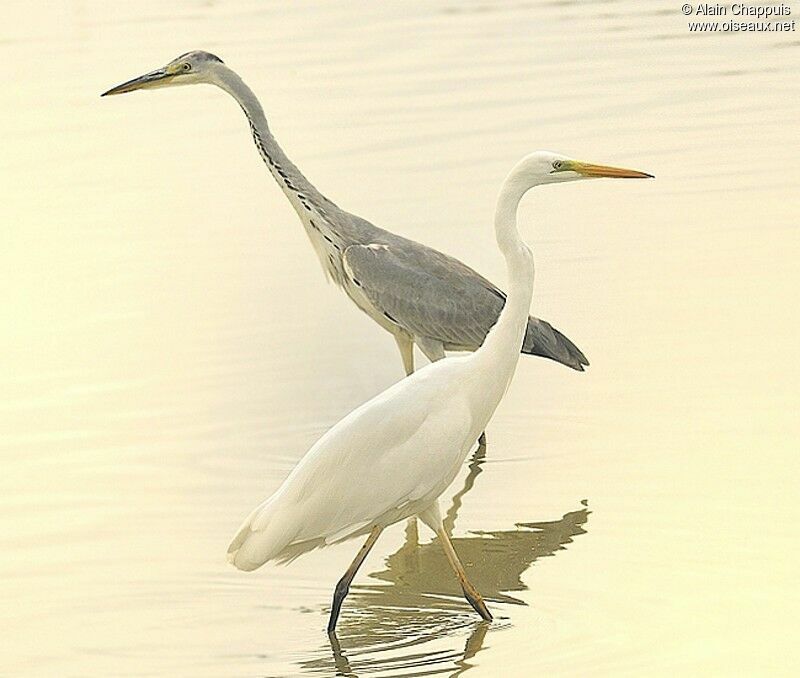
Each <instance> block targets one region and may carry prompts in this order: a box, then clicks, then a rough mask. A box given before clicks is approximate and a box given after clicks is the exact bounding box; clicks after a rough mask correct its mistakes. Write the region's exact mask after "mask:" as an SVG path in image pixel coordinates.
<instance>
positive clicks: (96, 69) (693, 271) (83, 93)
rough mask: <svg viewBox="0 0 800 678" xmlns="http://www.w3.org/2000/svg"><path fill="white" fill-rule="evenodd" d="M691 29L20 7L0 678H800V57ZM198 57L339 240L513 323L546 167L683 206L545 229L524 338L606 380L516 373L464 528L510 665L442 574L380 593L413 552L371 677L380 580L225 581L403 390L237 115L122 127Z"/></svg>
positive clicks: (378, 636) (432, 550)
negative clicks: (260, 523)
mask: <svg viewBox="0 0 800 678" xmlns="http://www.w3.org/2000/svg"><path fill="white" fill-rule="evenodd" d="M680 4H681V2H680V0H648V2H639V1H635V0H629V1H622V0H620V1H616V2H614V1H599V0H598V1H590V0H580V1H577V0H574V1H569V0H564V1H562V2H548V1H545V0H541V1H533V2H517V1H503V2H489V1H488V0H486V1H484V2H472V1H469V0H440V1H435V2H434V1H431V0H426V1H425V2H398V3H377V2H369V3H368V2H349V3H336V4H334V3H328V2H322V1H319V2H297V3H295V2H292V3H289V2H280V3H277V2H270V3H264V2H254V1H250V2H226V3H223V2H212V1H206V2H180V3H165V2H154V1H150V2H127V3H107V2H99V1H95V2H91V1H79V0H74V1H64V2H60V3H56V2H53V3H49V2H48V3H38V6H37V5H31V3H28V2H11V3H9V2H8V1H5V2H4V3H3V7H2V10H0V18H1V19H2V20H1V21H0V26H1V28H0V63H2V67H3V71H4V78H3V85H2V87H0V168H1V169H0V171H1V172H2V175H1V176H0V222H1V223H0V266H2V269H1V270H2V285H0V305H1V308H2V318H3V321H2V327H1V328H0V356H2V357H0V365H2V369H1V371H0V427H1V428H0V431H1V433H2V439H1V440H0V445H2V451H1V453H0V454H2V457H0V463H1V467H0V468H1V471H0V554H1V555H0V582H2V583H0V596H1V598H0V603H1V605H0V638H2V649H1V650H0V675H3V676H56V675H58V676H112V675H113V676H190V675H191V676H195V677H199V676H214V677H218V676H278V675H280V676H283V675H307V674H315V675H327V676H332V675H334V674H335V672H336V671H339V672H341V673H342V674H343V675H363V674H371V675H392V676H397V675H423V674H424V675H430V674H442V675H458V674H460V673H461V672H464V671H467V670H470V674H469V675H470V676H473V675H474V676H507V677H510V676H529V675H546V676H549V675H554V676H623V675H634V676H661V675H663V676H674V675H681V676H687V675H696V676H732V675H742V676H755V675H796V673H797V668H798V659H800V651H799V650H798V647H799V646H798V642H797V637H796V633H795V631H796V628H797V606H798V602H800V601H798V593H797V578H798V575H797V555H798V549H797V520H798V508H797V498H798V492H797V487H798V433H800V430H799V429H800V424H798V405H800V398H798V393H797V383H798V376H799V375H798V359H797V353H798V336H797V329H798V327H799V326H800V324H799V323H798V318H797V315H798V314H797V306H798V293H797V290H798V272H797V265H798V260H799V259H800V237H798V233H799V231H798V223H797V214H798V182H799V181H800V169H798V157H799V156H800V154H799V153H798V151H800V148H799V146H800V144H799V143H798V135H799V134H800V123H799V122H798V119H799V117H800V116H798V113H800V105H799V104H798V102H800V86H799V85H800V83H799V82H798V66H800V58H799V55H800V35H799V34H797V33H794V34H740V35H709V34H704V35H699V34H689V33H688V32H687V29H686V19H685V17H683V16H682V15H681V14H680V11H679V9H680ZM790 4H791V5H792V7H793V9H794V11H795V15H798V14H800V7H798V6H797V3H795V2H792V3H790ZM793 18H797V19H800V16H794V17H793ZM198 48H200V49H207V50H210V51H212V52H215V53H218V54H219V55H220V56H221V57H222V58H223V59H225V61H226V62H227V63H228V64H229V65H230V66H232V67H233V68H234V69H236V70H238V71H239V72H240V73H241V74H242V75H243V77H244V78H245V79H246V80H247V81H248V82H249V83H250V85H251V86H252V87H253V89H254V90H255V91H256V92H257V93H258V94H259V95H260V97H261V99H262V101H263V103H264V106H265V108H266V110H267V114H268V117H269V119H270V121H271V124H272V128H273V131H274V132H275V134H276V136H277V137H278V139H279V141H280V142H281V143H282V144H283V146H284V147H285V149H286V150H287V152H288V153H289V155H290V156H291V157H292V158H293V159H294V160H295V161H296V162H297V163H298V164H299V166H300V167H301V169H303V170H304V171H305V172H306V173H307V175H308V176H309V177H310V178H311V179H312V181H314V182H316V183H317V185H318V186H319V187H320V188H321V189H322V190H323V191H324V192H325V193H327V194H328V195H329V196H330V197H331V198H333V199H334V200H335V201H336V202H338V203H339V204H341V205H342V206H344V207H345V208H347V209H350V210H352V211H354V212H356V213H358V214H360V215H363V216H365V217H367V218H370V219H372V220H374V221H375V222H376V223H377V224H379V225H381V226H384V227H387V228H391V229H393V230H396V231H398V232H400V233H402V234H404V235H407V236H410V237H412V238H415V239H418V240H421V241H424V242H426V243H429V244H431V245H434V246H437V247H440V248H442V249H445V250H446V251H448V252H450V253H452V254H454V255H457V256H459V257H461V258H463V259H464V260H465V261H467V262H469V263H470V264H472V265H474V266H475V267H476V268H478V269H479V270H481V271H482V272H484V273H486V274H489V275H491V276H492V277H493V278H494V279H496V280H497V281H498V282H499V283H502V282H504V275H503V264H502V260H501V258H500V256H499V255H498V253H497V252H496V250H495V248H494V244H493V240H492V233H491V228H490V222H491V215H492V211H493V205H494V200H495V196H496V192H497V190H498V187H499V184H500V182H501V180H502V179H503V177H504V175H505V174H506V172H507V171H508V169H509V168H510V166H511V165H512V164H513V163H514V162H515V161H516V160H517V159H518V158H519V157H520V156H521V155H523V154H524V153H526V152H529V151H532V150H535V149H538V148H545V149H551V150H556V151H559V152H563V153H566V154H569V155H573V156H576V157H579V158H581V159H585V160H589V161H595V162H605V163H611V164H618V165H623V166H630V167H636V168H638V169H642V170H647V171H650V172H653V173H654V174H656V175H657V179H656V180H655V181H651V182H611V181H605V182H599V181H598V182H592V183H586V184H572V185H569V186H561V187H558V188H552V189H542V190H540V191H536V192H535V193H534V194H533V195H532V196H530V197H529V198H528V199H527V201H526V204H525V206H524V208H523V209H522V211H521V216H522V219H523V221H524V223H525V224H526V226H525V232H526V234H527V235H528V237H529V238H530V241H531V243H532V244H533V245H534V250H535V254H536V258H537V264H538V278H537V288H536V294H535V297H534V309H533V310H534V312H535V313H537V314H538V315H541V316H542V317H543V318H547V319H549V320H551V321H552V322H553V323H554V324H555V325H556V326H557V327H559V328H560V329H561V330H563V331H564V332H565V333H566V334H567V335H568V336H570V337H571V338H572V339H573V340H575V342H576V343H577V344H578V345H579V346H580V347H581V348H582V349H583V350H584V351H585V352H586V354H587V355H588V357H589V359H590V361H591V362H592V366H591V368H590V369H589V370H588V371H587V372H586V373H585V374H578V373H575V372H571V371H569V370H567V369H565V368H562V367H559V366H557V365H555V364H553V363H549V362H545V361H542V360H538V359H532V358H525V359H523V360H522V361H521V363H520V368H519V370H518V372H517V377H516V381H515V382H514V385H513V387H512V389H511V391H510V393H509V395H508V397H507V399H506V400H505V402H504V403H503V404H502V405H501V407H500V409H499V411H498V413H497V416H496V417H495V419H494V421H493V423H492V425H491V427H490V429H489V431H488V435H489V449H488V454H487V461H486V462H485V463H484V464H483V466H482V467H481V468H482V471H483V472H482V473H481V474H480V476H479V477H474V476H473V477H470V478H465V477H462V478H460V479H458V480H457V481H456V483H455V484H454V487H453V489H452V492H453V493H454V492H456V491H458V490H459V489H460V488H461V487H462V485H463V484H464V483H465V482H467V484H469V483H471V482H472V481H473V480H474V481H475V484H474V488H473V489H472V490H471V491H469V492H468V493H465V494H463V496H462V497H461V501H462V502H463V503H462V505H461V508H460V511H459V515H458V521H457V523H456V527H455V535H456V536H457V537H459V540H458V541H457V542H456V548H457V549H458V550H459V551H460V552H461V553H462V554H463V555H464V557H465V560H468V561H470V562H471V563H473V564H474V567H473V568H471V569H470V572H471V573H472V576H473V577H474V579H475V581H476V583H477V585H478V587H479V588H481V589H482V590H483V591H484V592H485V593H486V594H487V595H488V597H489V598H490V599H491V600H492V601H495V602H491V603H490V607H491V608H492V610H493V611H494V612H495V613H496V615H497V621H496V623H494V624H493V625H492V626H491V627H490V628H489V629H488V631H487V630H486V628H485V627H483V626H481V625H480V624H478V622H477V618H476V617H475V615H474V614H472V613H471V611H470V610H469V609H468V608H467V606H466V604H465V603H464V602H463V601H462V600H461V598H460V597H459V596H458V595H457V593H458V592H457V590H456V588H455V584H454V582H453V581H452V579H451V578H450V575H449V574H448V573H447V571H446V570H445V569H444V568H445V565H444V564H443V561H442V559H441V558H440V557H439V556H438V550H437V547H436V545H435V544H434V545H433V547H430V546H428V547H425V548H423V550H422V551H421V552H413V550H411V549H406V550H401V551H400V552H399V553H397V554H395V555H394V556H392V557H391V558H390V559H389V560H388V564H387V561H386V559H387V557H388V556H389V555H390V554H393V553H395V552H396V551H398V549H400V547H401V545H402V543H403V536H404V535H403V528H402V526H397V527H396V528H394V529H393V530H390V531H389V532H388V533H387V535H386V537H385V538H383V539H382V540H381V541H380V542H379V545H378V547H376V549H375V551H374V552H373V554H372V556H371V557H370V559H369V560H368V562H367V563H366V565H365V567H364V569H363V570H362V574H361V575H360V576H359V578H358V579H357V584H358V585H357V587H356V588H355V589H354V591H353V594H352V595H351V597H350V598H348V601H347V603H346V604H345V611H344V614H343V618H342V620H341V623H340V639H341V644H342V649H343V653H344V657H342V656H341V655H339V656H337V657H334V654H333V652H332V650H331V647H330V646H329V645H328V643H327V640H326V636H325V635H324V631H323V629H324V624H325V621H326V611H327V606H328V602H329V597H330V593H331V589H332V586H333V584H334V582H335V581H336V579H338V577H339V575H340V574H341V572H342V571H343V569H344V568H345V566H346V565H347V563H349V561H350V559H351V557H352V555H353V552H354V550H355V549H356V546H357V545H356V544H355V543H350V544H347V545H344V546H340V547H336V548H332V549H329V550H326V551H322V552H317V553H314V554H312V555H309V556H307V557H304V558H302V559H301V560H299V561H298V562H296V563H295V564H294V565H292V566H291V567H290V568H288V569H277V568H271V567H266V568H264V569H263V570H261V571H259V572H257V573H255V574H252V575H247V574H244V573H241V572H238V571H236V570H234V569H233V568H231V567H230V566H228V565H227V564H226V563H225V559H224V553H225V548H226V546H227V544H228V540H229V538H230V537H231V535H232V534H233V532H234V530H235V529H236V528H237V526H238V524H239V521H240V520H241V519H242V518H243V516H244V515H245V514H246V513H247V512H248V511H249V510H250V508H251V507H252V506H253V505H255V504H256V503H257V502H258V501H260V500H261V499H262V498H263V497H265V496H266V495H267V494H268V493H269V492H271V491H272V490H273V489H275V488H276V487H277V485H278V483H279V482H280V481H281V480H282V479H283V477H284V476H285V474H286V473H287V471H288V470H289V469H290V468H291V466H292V465H293V464H294V463H295V462H296V461H297V459H299V458H300V456H301V455H302V454H303V453H304V452H305V450H306V449H307V448H308V447H309V446H310V445H311V443H312V442H313V441H314V440H315V439H316V438H317V437H318V436H319V435H320V434H321V433H322V432H323V431H324V430H325V429H326V428H327V427H329V426H330V425H331V424H333V423H334V422H335V421H336V420H337V419H339V418H340V417H341V416H343V415H344V414H345V413H346V412H348V411H349V410H350V409H351V408H353V407H354V406H356V405H357V404H359V403H361V402H362V401H364V400H365V399H367V398H368V397H370V396H372V395H374V394H375V393H377V392H378V391H380V390H381V389H383V388H385V387H386V386H387V385H389V384H390V383H392V382H393V381H395V380H396V379H398V378H399V377H400V375H401V367H400V362H399V358H398V356H397V355H396V348H395V346H394V343H393V341H392V340H391V338H390V337H389V336H388V335H387V334H385V333H383V332H382V331H381V330H379V329H378V328H377V327H376V326H374V325H373V323H372V322H371V321H370V320H369V319H368V318H367V317H366V316H364V315H362V314H360V313H359V312H358V311H357V310H355V309H354V307H353V306H352V305H351V303H350V302H349V301H348V300H347V299H346V298H345V296H344V295H343V294H341V293H340V292H339V291H337V290H336V289H334V288H333V287H332V286H329V285H327V284H326V283H325V281H324V278H323V275H322V273H321V270H320V267H319V265H318V263H317V261H316V260H315V257H314V254H313V252H312V249H311V247H310V245H309V243H308V242H307V241H306V237H305V235H304V233H303V232H302V230H301V228H300V226H299V222H298V220H297V218H296V217H295V215H294V213H293V212H292V211H291V210H290V207H289V205H288V203H287V201H286V200H285V198H284V197H283V196H282V195H281V194H280V192H279V190H278V188H277V187H276V186H275V185H274V182H273V181H272V179H271V178H270V177H269V176H268V174H267V172H266V170H265V168H264V167H263V166H262V164H261V161H260V159H259V158H258V156H257V154H256V152H255V150H254V148H253V147H252V144H251V141H250V138H249V134H248V129H247V124H246V121H245V120H244V118H243V116H242V114H241V112H240V111H239V110H238V108H237V106H236V105H235V104H234V103H233V102H232V101H230V100H229V99H228V98H227V97H226V96H225V95H224V94H223V93H222V92H220V91H218V90H214V89H212V88H210V87H204V88H200V87H193V88H189V87H187V88H183V89H175V90H165V91H158V92H152V93H137V94H132V95H126V96H125V97H118V98H113V99H104V100H101V99H100V98H99V94H100V92H102V91H104V90H105V89H107V88H108V87H110V86H111V85H114V84H116V83H118V82H120V81H122V80H125V79H127V78H129V77H133V76H135V75H138V74H140V73H141V72H144V71H146V70H150V69H151V68H154V67H157V66H159V65H161V64H162V63H164V62H166V61H167V60H169V59H171V58H173V57H175V56H177V55H178V54H180V53H182V52H184V51H187V50H190V49H198ZM464 476H466V469H465V473H464ZM356 480H357V479H356ZM450 498H451V494H448V496H447V497H445V500H444V502H445V504H446V505H447V504H449V502H450V500H451V499H450ZM583 499H586V500H588V509H587V508H586V507H584V506H583V505H582V504H581V500H583ZM587 511H590V513H587ZM562 516H564V517H563V518H562ZM520 522H525V523H531V522H533V523H541V522H547V523H549V524H547V525H544V526H539V528H530V527H528V528H515V523H520ZM477 531H482V532H483V533H482V534H476V532H477ZM486 532H490V533H496V534H494V535H489V534H485V533H486ZM429 538H430V537H429V535H428V534H427V533H423V535H422V539H423V542H428V541H429ZM570 539H572V540H574V541H572V542H571V543H570ZM562 546H563V547H564V548H562ZM409 551H410V552H409ZM550 553H554V557H548V558H544V557H543V556H545V555H547V554H550ZM537 558H540V559H539V560H538V561H537V562H535V564H533V566H531V564H532V563H533V561H534V560H536V559H537ZM370 575H372V576H370ZM509 596H511V597H513V598H514V599H516V600H517V601H521V602H523V603H524V604H523V605H519V604H514V603H513V601H511V600H509ZM465 647H466V650H465Z"/></svg>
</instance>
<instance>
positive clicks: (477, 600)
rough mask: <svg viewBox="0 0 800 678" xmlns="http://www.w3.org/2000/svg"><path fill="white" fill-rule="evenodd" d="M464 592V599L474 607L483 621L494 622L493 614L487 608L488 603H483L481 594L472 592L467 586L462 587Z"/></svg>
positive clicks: (473, 590)
mask: <svg viewBox="0 0 800 678" xmlns="http://www.w3.org/2000/svg"><path fill="white" fill-rule="evenodd" d="M462 591H464V597H465V598H466V599H467V602H468V603H469V604H470V605H472V609H473V610H475V612H477V613H478V614H479V615H480V616H481V618H482V619H483V620H485V621H492V619H494V617H492V613H491V612H489V608H488V607H486V603H484V602H483V598H482V597H481V594H480V593H478V592H477V591H476V590H475V589H472V591H470V590H469V589H468V588H467V587H466V586H462Z"/></svg>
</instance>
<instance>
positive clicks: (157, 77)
mask: <svg viewBox="0 0 800 678" xmlns="http://www.w3.org/2000/svg"><path fill="white" fill-rule="evenodd" d="M174 77H175V75H174V74H173V73H167V70H166V69H165V68H159V69H158V70H155V71H150V72H149V73H145V74H144V75H140V76H139V77H138V78H134V79H133V80H128V82H123V83H122V84H121V85H117V86H116V87H112V88H111V89H110V90H108V91H107V92H103V93H102V94H101V95H100V96H101V97H105V96H108V95H110V94H125V92H133V91H134V90H137V89H154V88H156V87H164V86H166V85H167V84H168V83H169V81H170V80H172V78H174Z"/></svg>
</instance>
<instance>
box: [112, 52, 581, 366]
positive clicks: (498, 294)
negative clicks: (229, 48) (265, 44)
mask: <svg viewBox="0 0 800 678" xmlns="http://www.w3.org/2000/svg"><path fill="white" fill-rule="evenodd" d="M197 83H208V84H211V85H216V86H217V87H220V88H221V89H223V90H225V91H226V92H227V93H228V94H230V95H231V96H232V97H233V98H234V99H236V101H237V102H238V103H239V105H240V106H241V108H242V110H243V111H244V114H245V116H246V117H247V120H248V122H249V123H250V131H251V132H252V135H253V140H254V141H255V145H256V148H257V149H258V152H259V154H260V155H261V157H262V158H263V160H264V162H265V163H266V164H267V167H268V168H269V171H270V172H271V173H272V176H273V177H274V178H275V180H276V181H277V183H278V185H279V186H280V187H281V189H282V190H283V192H284V193H285V194H286V197H287V198H288V199H289V202H290V203H291V204H292V207H294V209H295V211H296V212H297V214H298V215H299V217H300V220H301V221H302V223H303V226H304V227H305V230H306V233H307V234H308V237H309V238H310V240H311V243H312V244H313V246H314V249H315V251H316V253H317V255H318V256H319V259H320V262H321V263H322V267H323V268H324V270H325V272H326V274H327V275H328V276H329V278H330V279H332V280H333V281H334V282H335V283H336V284H337V285H338V286H339V287H341V288H343V289H344V291H345V292H346V293H347V295H348V296H349V297H350V299H352V301H353V302H354V303H355V304H356V306H358V308H360V309H361V310H362V311H364V312H365V313H366V314H367V315H369V316H370V317H371V318H372V319H373V320H374V321H375V322H376V323H378V325H380V326H381V327H383V328H384V329H385V330H387V331H388V332H389V333H390V334H392V336H393V337H394V338H395V341H396V342H397V346H398V348H399V349H400V355H401V357H402V360H403V367H404V369H405V372H406V374H410V373H411V372H413V371H414V343H416V344H417V346H419V348H420V350H421V351H422V352H423V353H424V354H425V355H426V356H427V358H428V359H429V360H431V361H435V360H439V359H440V358H443V357H444V355H445V350H454V351H473V350H475V349H476V348H478V346H480V345H481V343H482V342H483V340H484V337H485V336H486V333H487V332H488V331H489V328H490V327H491V326H492V325H494V323H495V322H496V321H497V316H498V315H499V313H500V310H501V309H502V308H503V304H504V303H505V298H506V295H505V294H504V293H503V292H502V291H501V290H499V289H498V288H497V287H495V285H493V284H492V283H491V282H489V281H488V280H487V279H486V278H484V277H483V276H481V275H480V274H478V273H476V272H475V271H474V270H472V269H471V268H470V267H469V266H467V265H465V264H463V263H462V262H460V261H459V260H458V259H454V258H453V257H450V256H448V255H446V254H443V253H441V252H438V251H437V250H434V249H432V248H430V247H426V246H425V245H422V244H420V243H417V242H414V241H413V240H408V239H407V238H403V237H402V236H399V235H395V234H394V233H390V232H389V231H385V230H383V229H381V228H378V227H376V226H374V225H372V224H371V223H370V222H368V221H366V220H365V219H362V218H361V217H357V216H355V215H353V214H350V213H349V212H345V211H344V210H342V209H340V208H339V207H337V206H336V205H335V204H334V203H332V202H331V201H330V200H328V199H327V198H326V197H325V196H324V195H322V194H321V193H320V192H319V191H318V190H317V189H316V188H315V187H314V186H313V185H312V184H311V183H310V182H309V181H308V179H306V178H305V176H303V174H302V173H301V172H300V170H299V169H297V167H296V166H295V165H294V164H293V163H292V162H291V161H290V160H289V158H287V157H286V154H285V153H284V152H283V150H282V149H281V147H280V146H279V145H278V142H277V141H276V140H275V137H273V136H272V133H271V132H270V129H269V126H268V125H267V119H266V117H265V116H264V110H263V109H262V107H261V104H260V103H259V101H258V99H257V98H256V96H255V94H253V92H252V90H251V89H250V88H249V87H248V86H247V85H246V84H245V83H244V82H243V81H242V79H241V78H240V77H239V76H238V75H237V74H236V73H235V72H234V71H233V70H231V69H230V68H228V67H227V66H226V65H225V64H224V63H223V62H222V60H221V59H220V58H219V57H216V56H214V55H213V54H209V53H208V52H202V51H195V52H189V53H187V54H183V55H182V56H179V57H178V58H177V59H174V60H173V61H171V62H169V63H168V64H167V65H166V66H164V67H163V68H159V69H157V70H155V71H152V72H150V73H147V74H145V75H142V76H140V77H138V78H135V79H133V80H130V81H128V82H126V83H123V84H121V85H118V86H117V87H114V88H112V89H110V90H108V91H107V92H105V93H104V94H103V96H107V95H109V94H122V93H124V92H132V91H134V90H139V89H155V88H158V87H172V86H175V85H193V84H197ZM521 347H522V349H521V350H522V352H523V353H528V354H532V355H538V356H543V357H545V358H550V359H551V360H555V361H557V362H559V363H562V364H564V365H567V366H569V367H571V368H573V369H575V370H583V367H584V365H588V364H589V363H588V361H587V360H586V357H585V356H584V355H583V353H582V352H581V351H580V350H579V349H578V348H577V347H576V346H575V344H573V343H572V342H571V341H570V340H569V339H567V338H566V337H565V336H564V335H563V334H561V333H560V332H559V331H558V330H556V329H555V328H553V327H552V326H551V325H550V324H549V323H547V322H545V321H544V320H539V319H538V318H534V317H530V318H528V321H527V328H526V331H525V339H524V341H523V342H522V343H521Z"/></svg>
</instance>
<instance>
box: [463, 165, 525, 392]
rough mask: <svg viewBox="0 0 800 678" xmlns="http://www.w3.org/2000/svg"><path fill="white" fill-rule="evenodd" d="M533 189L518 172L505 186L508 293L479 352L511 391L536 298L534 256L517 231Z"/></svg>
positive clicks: (500, 211)
mask: <svg viewBox="0 0 800 678" xmlns="http://www.w3.org/2000/svg"><path fill="white" fill-rule="evenodd" d="M529 188H530V183H526V182H525V181H523V180H522V179H521V177H519V176H518V175H517V174H516V173H515V172H512V173H511V175H509V177H508V178H507V179H506V181H505V182H504V183H503V187H502V189H501V191H500V196H499V197H498V199H497V210H496V212H495V220H494V221H495V235H496V237H497V246H498V247H499V248H500V251H501V252H502V254H503V256H504V257H505V259H506V270H507V273H508V292H507V297H506V303H505V306H504V307H503V310H502V312H501V313H500V317H499V318H498V320H497V323H495V325H494V327H492V329H491V331H490V332H489V334H488V335H487V336H486V339H485V340H484V342H483V346H481V348H479V349H478V350H477V351H476V352H475V358H476V361H477V362H479V363H484V364H488V365H491V366H492V370H493V371H494V376H495V377H496V380H497V381H498V382H500V383H501V384H502V382H505V384H504V386H503V391H505V388H507V386H508V384H509V383H510V381H511V377H512V376H513V375H514V370H515V369H516V365H517V361H518V360H519V354H520V349H521V348H522V341H523V339H524V337H525V331H526V328H527V326H528V314H529V313H530V306H531V299H532V297H533V278H534V267H533V254H532V253H531V250H530V249H529V248H528V246H527V245H526V244H525V243H524V242H523V240H522V238H521V237H520V235H519V231H518V230H517V206H518V205H519V202H520V200H521V199H522V196H523V195H524V194H525V192H526V191H527V190H528V189H529Z"/></svg>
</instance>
